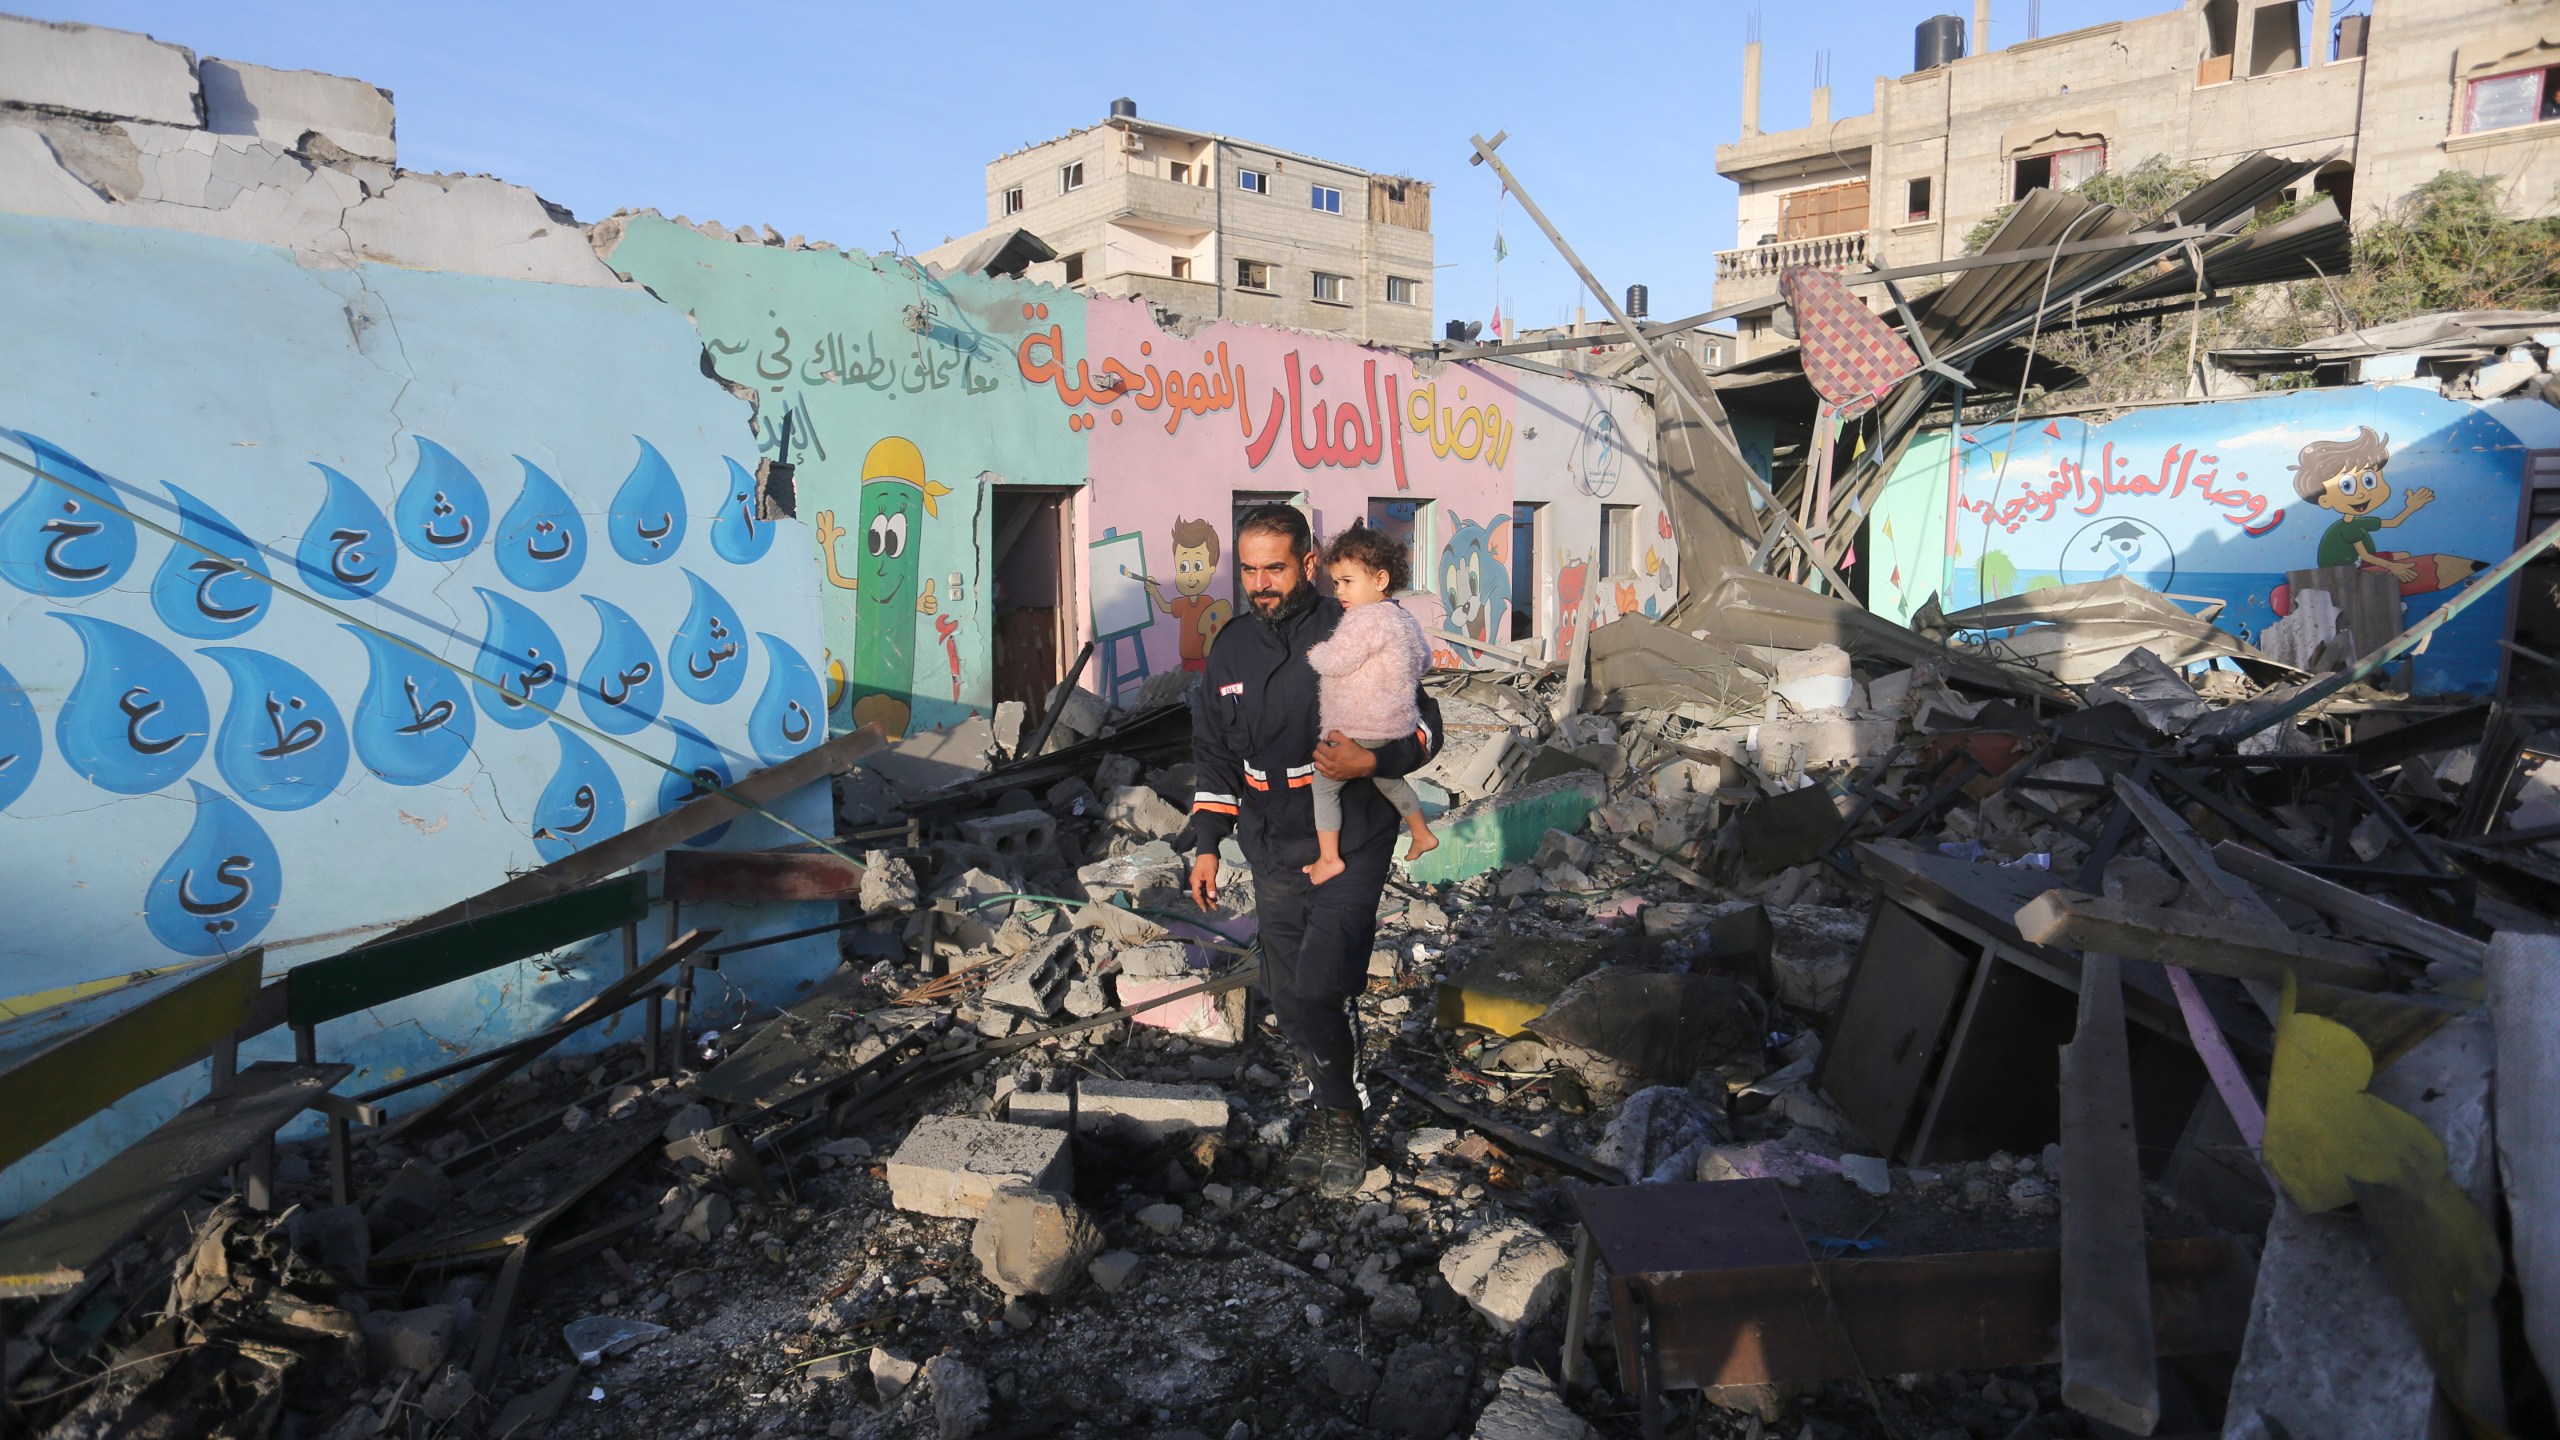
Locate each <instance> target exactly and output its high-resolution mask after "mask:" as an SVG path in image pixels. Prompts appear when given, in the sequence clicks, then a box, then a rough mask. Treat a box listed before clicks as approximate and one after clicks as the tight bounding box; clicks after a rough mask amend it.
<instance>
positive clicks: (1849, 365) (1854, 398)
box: [1778, 266, 1920, 420]
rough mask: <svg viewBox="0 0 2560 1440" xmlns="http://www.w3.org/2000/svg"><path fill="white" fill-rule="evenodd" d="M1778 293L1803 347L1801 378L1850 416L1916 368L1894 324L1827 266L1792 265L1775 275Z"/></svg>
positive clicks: (1844, 415)
mask: <svg viewBox="0 0 2560 1440" xmlns="http://www.w3.org/2000/svg"><path fill="white" fill-rule="evenodd" d="M1778 293H1779V294H1781V295H1783V296H1785V297H1786V301H1787V308H1788V309H1790V310H1793V311H1794V312H1795V317H1796V342H1797V343H1798V344H1799V345H1801V346H1803V347H1804V378H1805V379H1807V380H1810V381H1812V382H1813V388H1814V393H1816V394H1818V395H1820V396H1821V397H1822V398H1823V399H1825V400H1827V401H1829V402H1830V403H1831V404H1832V405H1833V406H1834V407H1836V408H1837V410H1838V413H1839V418H1841V419H1843V420H1852V419H1855V418H1857V417H1858V416H1860V415H1863V414H1865V413H1867V411H1869V410H1871V409H1873V408H1874V407H1875V404H1876V402H1877V401H1879V400H1881V399H1883V398H1884V397H1885V393H1886V392H1887V391H1889V390H1891V389H1892V388H1893V387H1894V386H1896V385H1899V384H1901V383H1902V382H1903V381H1904V380H1905V379H1908V378H1909V377H1910V376H1911V375H1912V374H1914V373H1915V372H1917V371H1918V370H1919V368H1920V357H1919V356H1917V355H1915V354H1913V353H1912V351H1911V347H1910V345H1908V344H1907V343H1905V342H1904V341H1903V338H1902V336H1901V335H1900V334H1899V333H1897V332H1896V331H1895V330H1894V328H1893V327H1892V326H1890V325H1888V324H1886V323H1885V322H1884V321H1883V319H1881V318H1880V317H1878V316H1877V315H1876V314H1875V313H1874V312H1872V311H1870V310H1868V309H1867V307H1866V306H1864V305H1861V304H1859V303H1858V297H1856V296H1855V295H1852V294H1850V293H1849V287H1848V286H1846V285H1843V284H1841V283H1840V277H1839V276H1837V275H1834V274H1832V273H1831V272H1830V271H1828V270H1815V269H1812V268H1811V267H1809V266H1795V267H1792V268H1789V269H1787V270H1785V271H1782V272H1780V273H1779V275H1778Z"/></svg>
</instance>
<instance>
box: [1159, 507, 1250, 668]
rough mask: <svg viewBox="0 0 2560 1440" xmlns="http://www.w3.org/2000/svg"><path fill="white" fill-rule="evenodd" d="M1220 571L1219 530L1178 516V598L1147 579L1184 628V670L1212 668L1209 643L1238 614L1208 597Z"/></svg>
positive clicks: (1175, 576) (1175, 580)
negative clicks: (1213, 577) (1211, 582)
mask: <svg viewBox="0 0 2560 1440" xmlns="http://www.w3.org/2000/svg"><path fill="white" fill-rule="evenodd" d="M1217 568H1218V530H1217V527H1216V526H1214V525H1211V524H1210V523H1209V522H1208V521H1207V520H1185V519H1183V518H1182V517H1181V516H1179V515H1177V516H1175V517H1174V521H1173V589H1174V598H1173V599H1170V600H1168V599H1166V598H1165V594H1164V587H1163V586H1162V585H1161V584H1159V583H1158V582H1157V581H1155V580H1154V579H1152V578H1150V577H1147V576H1139V577H1137V578H1139V579H1142V580H1145V581H1146V582H1147V590H1148V591H1149V593H1151V594H1153V595H1154V596H1155V601H1156V604H1157V605H1158V606H1160V607H1161V608H1162V609H1163V610H1164V613H1166V614H1167V615H1170V616H1172V617H1173V620H1174V624H1175V625H1177V626H1179V627H1180V641H1181V646H1182V668H1183V669H1185V670H1206V669H1208V668H1209V659H1208V656H1209V642H1210V641H1212V640H1214V639H1216V638H1218V630H1219V628H1220V627H1221V626H1224V625H1225V624H1226V623H1227V620H1228V617H1230V616H1232V615H1233V614H1235V607H1233V606H1231V605H1229V604H1228V603H1227V602H1226V601H1224V600H1212V599H1210V598H1209V596H1208V590H1209V577H1210V575H1211V574H1213V573H1214V572H1215V571H1216V570H1217Z"/></svg>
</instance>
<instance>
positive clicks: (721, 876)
mask: <svg viewBox="0 0 2560 1440" xmlns="http://www.w3.org/2000/svg"><path fill="white" fill-rule="evenodd" d="M661 888H662V891H663V898H664V899H665V901H666V906H667V940H666V943H667V944H669V945H673V944H674V943H675V942H676V936H677V935H678V934H679V933H680V932H681V931H682V929H683V928H684V927H683V925H682V923H681V920H682V915H683V911H684V907H685V906H687V905H699V904H706V903H715V902H716V903H725V904H732V905H752V904H758V903H769V902H776V901H804V900H836V901H847V902H850V901H854V900H858V899H859V898H860V897H861V894H862V867H861V866H859V865H856V864H854V863H853V862H851V861H849V860H846V859H844V858H843V857H841V856H837V855H830V854H827V853H826V852H824V851H817V850H738V851H718V850H670V851H668V852H667V858H666V872H665V881H664V883H663V885H662V887H661ZM867 918H868V917H866V916H856V917H855V918H854V919H852V920H845V921H837V922H835V923H832V924H828V925H821V926H813V927H811V928H809V929H806V930H795V931H788V932H785V935H787V936H788V938H791V939H803V938H806V937H807V936H810V935H816V934H823V933H826V932H828V931H831V930H841V929H844V928H845V927H846V926H848V925H855V924H860V923H861V922H862V921H863V920H864V919H867ZM785 935H766V936H759V937H758V938H756V939H754V940H748V941H743V942H741V943H739V944H736V945H729V946H724V947H722V948H721V949H718V950H714V951H709V952H707V953H705V954H704V955H703V956H702V957H701V958H700V959H699V960H697V961H693V962H689V963H687V964H686V966H685V970H684V978H683V979H682V980H681V981H680V982H678V984H677V985H676V1044H678V1045H679V1046H682V1045H685V1044H687V1043H689V1032H690V1031H691V1029H692V1027H693V991H694V985H695V982H696V980H697V979H698V978H699V976H698V972H699V971H701V970H703V969H706V968H707V969H712V970H717V969H719V968H720V957H721V956H723V955H726V954H730V953H733V952H735V951H738V950H744V949H748V948H751V947H755V946H763V945H775V944H780V943H781V942H782V941H783V939H784V938H785ZM663 1053H664V1052H663V1051H662V1050H661V1049H660V1048H659V1034H658V1005H657V1002H656V1001H654V1000H653V1001H651V1002H650V1003H649V1054H650V1057H651V1063H652V1064H653V1065H654V1064H660V1063H666V1062H663V1061H661V1060H660V1059H659V1057H660V1056H661V1055H662V1054H663Z"/></svg>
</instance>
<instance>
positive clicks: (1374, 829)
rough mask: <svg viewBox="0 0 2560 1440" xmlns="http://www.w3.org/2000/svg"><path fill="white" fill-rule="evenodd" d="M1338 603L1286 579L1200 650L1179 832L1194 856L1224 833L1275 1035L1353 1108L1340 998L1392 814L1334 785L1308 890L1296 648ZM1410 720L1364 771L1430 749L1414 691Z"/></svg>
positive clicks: (1310, 697)
mask: <svg viewBox="0 0 2560 1440" xmlns="http://www.w3.org/2000/svg"><path fill="white" fill-rule="evenodd" d="M1341 620H1342V605H1341V603H1340V602H1338V601H1335V600H1332V599H1328V598H1324V597H1320V596H1318V595H1317V594H1316V593H1315V589H1314V586H1313V584H1312V583H1311V582H1308V581H1306V580H1303V579H1302V580H1300V581H1299V582H1298V586H1297V588H1296V589H1294V590H1292V591H1291V592H1290V594H1289V598H1288V600H1286V601H1284V602H1283V603H1282V605H1281V607H1280V611H1279V613H1278V614H1276V615H1274V616H1272V617H1270V618H1267V619H1266V618H1265V617H1264V616H1263V615H1262V614H1260V613H1259V612H1256V611H1248V612H1247V615H1246V616H1239V617H1237V619H1235V620H1234V621H1232V622H1230V623H1229V624H1228V625H1227V626H1226V627H1225V628H1224V629H1221V630H1220V631H1219V632H1218V638H1217V639H1216V640H1215V641H1214V642H1213V643H1212V644H1211V645H1210V647H1209V660H1208V676H1207V683H1206V684H1205V685H1203V686H1202V687H1201V691H1200V695H1199V699H1198V701H1197V703H1196V706H1195V708H1194V710H1193V712H1192V719H1191V756H1192V761H1193V763H1194V765H1195V766H1196V767H1197V769H1198V772H1199V773H1198V778H1197V780H1196V782H1195V786H1196V788H1195V790H1194V792H1193V795H1192V800H1191V833H1192V836H1193V838H1194V840H1195V841H1196V842H1197V844H1198V847H1199V853H1200V854H1202V855H1213V854H1215V853H1217V845H1218V842H1219V841H1220V840H1222V839H1224V838H1225V837H1226V836H1227V835H1228V834H1229V833H1230V832H1232V833H1233V834H1234V835H1235V837H1236V843H1237V844H1238V845H1240V846H1241V847H1243V850H1244V858H1245V861H1246V863H1247V864H1249V865H1251V866H1252V867H1253V908H1254V915H1255V918H1256V919H1257V920H1258V921H1259V922H1260V923H1261V941H1262V985H1263V989H1264V990H1265V991H1266V992H1267V993H1268V994H1269V995H1270V996H1271V1008H1272V1010H1273V1011H1274V1012H1275V1013H1276V1014H1277V1015H1278V1016H1279V1017H1280V1033H1281V1034H1282V1035H1283V1036H1285V1037H1287V1039H1288V1041H1289V1043H1290V1045H1291V1046H1292V1047H1294V1048H1295V1049H1296V1050H1297V1052H1298V1058H1299V1062H1300V1063H1301V1064H1302V1065H1303V1066H1304V1067H1305V1069H1306V1074H1307V1078H1308V1080H1309V1081H1310V1082H1311V1083H1312V1084H1313V1085H1314V1086H1315V1103H1316V1104H1318V1105H1321V1106H1324V1107H1326V1108H1328V1109H1333V1110H1349V1111H1354V1112H1356V1111H1358V1110H1359V1109H1360V1092H1359V1091H1358V1089H1357V1088H1355V1076H1354V1071H1355V1065H1356V1061H1357V1059H1358V1054H1359V1052H1358V1045H1357V1043H1356V1041H1355V1040H1354V1038H1353V1036H1352V1031H1351V1017H1350V1013H1349V1001H1350V999H1351V997H1352V996H1354V995H1356V994H1358V993H1359V992H1360V990H1361V989H1362V988H1363V987H1364V986H1366V985H1367V984H1368V975H1369V950H1370V946H1371V944H1372V943H1373V942H1374V941H1375V940H1376V939H1377V935H1378V899H1379V896H1380V895H1381V894H1382V893H1383V892H1384V891H1385V889H1386V884H1387V868H1388V866H1389V864H1390V863H1392V861H1393V860H1394V858H1395V843H1396V837H1397V836H1399V835H1402V834H1404V833H1405V827H1404V821H1403V818H1402V817H1401V816H1399V815H1397V814H1396V811H1395V807H1394V806H1392V805H1389V804H1388V803H1387V802H1386V800H1385V799H1384V798H1383V797H1382V796H1380V795H1379V794H1378V792H1377V789H1376V787H1375V786H1371V785H1365V784H1359V783H1353V784H1351V785H1347V786H1345V787H1344V788H1343V791H1342V859H1343V863H1344V865H1345V866H1346V867H1348V868H1346V869H1345V870H1344V871H1343V872H1342V873H1341V874H1340V875H1337V876H1335V877H1334V878H1333V879H1331V880H1328V881H1326V882H1325V883H1324V884H1322V885H1310V884H1308V883H1307V877H1306V874H1305V873H1304V871H1303V869H1302V868H1301V867H1303V866H1306V865H1309V864H1311V863H1313V862H1314V860H1315V858H1316V820H1315V800H1314V792H1313V791H1312V789H1311V788H1310V787H1311V786H1312V784H1313V783H1314V778H1315V750H1316V743H1317V741H1319V740H1321V739H1322V738H1323V736H1322V734H1321V733H1320V727H1319V726H1318V724H1317V717H1316V686H1317V677H1316V672H1315V670H1314V669H1313V668H1312V667H1311V666H1309V665H1308V664H1307V649H1308V647H1309V646H1312V645H1314V644H1316V643H1317V642H1318V641H1321V640H1323V639H1324V638H1325V637H1327V636H1329V635H1331V634H1332V633H1333V627H1334V626H1335V625H1337V624H1339V623H1341ZM1419 708H1420V710H1421V713H1422V728H1421V729H1419V730H1417V731H1415V732H1414V734H1413V736H1412V737H1411V738H1410V739H1398V740H1393V741H1389V742H1388V743H1386V744H1384V745H1380V746H1378V747H1377V749H1376V750H1375V751H1374V752H1373V753H1374V754H1376V756H1377V757H1378V768H1377V773H1378V774H1379V775H1384V776H1397V775H1404V774H1406V773H1408V772H1411V771H1413V770H1417V769H1420V768H1421V767H1422V766H1424V765H1426V764H1429V763H1430V761H1431V757H1433V756H1434V755H1437V754H1438V753H1439V752H1440V707H1439V705H1438V704H1437V703H1436V702H1434V701H1433V700H1432V699H1431V697H1430V696H1429V695H1428V694H1424V695H1421V696H1420V698H1419Z"/></svg>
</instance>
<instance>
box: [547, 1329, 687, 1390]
mask: <svg viewBox="0 0 2560 1440" xmlns="http://www.w3.org/2000/svg"><path fill="white" fill-rule="evenodd" d="M666 1333H667V1327H666V1326H664V1325H652V1324H650V1323H649V1322H648V1321H646V1320H626V1319H624V1318H623V1317H621V1316H619V1315H589V1316H587V1317H585V1318H584V1319H579V1320H572V1321H570V1322H569V1323H568V1324H566V1325H563V1326H561V1327H560V1338H562V1339H564V1340H566V1341H568V1342H569V1349H570V1351H571V1352H572V1353H574V1354H575V1355H576V1356H577V1357H578V1363H579V1364H581V1365H593V1364H595V1363H596V1362H597V1361H599V1360H602V1359H604V1358H605V1357H606V1356H608V1355H620V1354H622V1353H624V1352H625V1351H628V1350H630V1349H632V1348H633V1347H635V1346H637V1345H639V1344H640V1343H641V1342H642V1341H645V1340H650V1339H654V1338H655V1337H657V1336H660V1335H664V1334H666ZM598 1393H599V1394H601V1393H602V1392H601V1391H599V1392H598Z"/></svg>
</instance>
